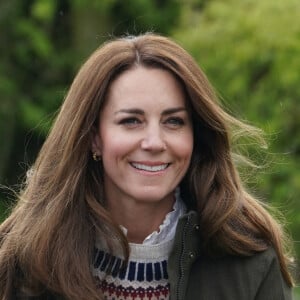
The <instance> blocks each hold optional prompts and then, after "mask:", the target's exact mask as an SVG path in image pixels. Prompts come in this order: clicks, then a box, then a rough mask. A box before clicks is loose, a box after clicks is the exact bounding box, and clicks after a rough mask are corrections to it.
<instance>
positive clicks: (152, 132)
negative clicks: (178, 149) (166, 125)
mask: <svg viewBox="0 0 300 300" xmlns="http://www.w3.org/2000/svg"><path fill="white" fill-rule="evenodd" d="M141 148H142V149H143V150H146V151H154V152H161V151H164V150H166V148H167V146H166V142H165V140H164V136H163V133H162V132H161V129H160V128H159V126H152V127H150V128H148V130H147V131H146V133H145V136H144V137H143V139H142V142H141Z"/></svg>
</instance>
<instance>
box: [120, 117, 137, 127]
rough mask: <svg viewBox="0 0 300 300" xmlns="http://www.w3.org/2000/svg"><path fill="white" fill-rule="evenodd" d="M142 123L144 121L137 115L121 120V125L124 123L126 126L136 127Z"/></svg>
mask: <svg viewBox="0 0 300 300" xmlns="http://www.w3.org/2000/svg"><path fill="white" fill-rule="evenodd" d="M141 123H142V122H141V120H139V119H138V118H136V117H128V118H124V119H122V120H120V121H119V124H120V125H124V126H126V127H135V126H137V125H139V124H141Z"/></svg>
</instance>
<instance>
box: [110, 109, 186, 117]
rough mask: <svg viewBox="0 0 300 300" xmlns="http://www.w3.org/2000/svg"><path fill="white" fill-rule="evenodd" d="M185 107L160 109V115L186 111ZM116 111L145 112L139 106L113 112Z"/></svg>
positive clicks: (136, 113) (128, 112)
mask: <svg viewBox="0 0 300 300" xmlns="http://www.w3.org/2000/svg"><path fill="white" fill-rule="evenodd" d="M186 110H187V109H186V108H185V107H174V108H168V109H165V110H163V111H162V113H161V115H163V116H165V115H170V114H174V113H177V112H180V111H186ZM118 113H127V114H135V115H144V114H145V112H144V111H143V110H142V109H139V108H128V109H120V110H118V111H116V112H115V114H118Z"/></svg>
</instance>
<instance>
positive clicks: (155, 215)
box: [107, 194, 175, 244]
mask: <svg viewBox="0 0 300 300" xmlns="http://www.w3.org/2000/svg"><path fill="white" fill-rule="evenodd" d="M174 201H175V198H174V196H173V194H172V195H170V196H168V197H166V198H165V199H163V200H160V201H157V202H153V203H152V202H151V203H149V202H142V203H140V202H137V201H132V200H131V201H130V200H128V199H127V200H126V199H122V200H121V201H120V199H118V201H113V200H110V201H108V203H107V208H108V210H109V211H110V212H111V214H112V217H113V219H114V220H115V221H116V222H117V223H118V224H120V225H122V226H124V227H125V228H126V229H127V239H128V241H129V242H130V243H136V244H141V243H143V241H144V240H145V238H146V237H147V236H148V235H149V234H151V233H152V232H154V231H158V229H159V226H160V225H161V224H162V223H163V221H164V219H165V216H166V215H167V213H169V212H170V211H172V209H173V205H174Z"/></svg>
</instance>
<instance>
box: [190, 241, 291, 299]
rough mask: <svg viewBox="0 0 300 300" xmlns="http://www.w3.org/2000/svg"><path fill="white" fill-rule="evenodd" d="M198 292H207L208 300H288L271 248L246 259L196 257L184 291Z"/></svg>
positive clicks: (285, 286) (288, 292)
mask: <svg viewBox="0 0 300 300" xmlns="http://www.w3.org/2000/svg"><path fill="white" fill-rule="evenodd" d="M197 289H198V290H199V289H201V293H202V294H203V293H206V295H207V299H230V300H232V299H243V300H246V299H249V300H254V299H256V300H262V299H264V300H279V299H280V300H284V299H291V291H290V288H289V287H288V286H287V285H286V283H285V281H284V280H283V278H282V274H281V271H280V265H279V261H278V258H277V255H276V252H275V251H274V249H273V248H271V247H270V248H268V249H267V250H265V251H263V252H260V253H256V254H254V255H252V256H247V257H240V256H231V255H227V256H224V257H220V258H209V257H205V256H203V257H198V259H197V260H196V261H195V262H194V264H193V265H192V268H191V272H190V278H189V285H188V290H187V292H188V293H191V291H192V294H194V296H195V295H196V294H195V293H196V290H197ZM187 299H192V298H187Z"/></svg>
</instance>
